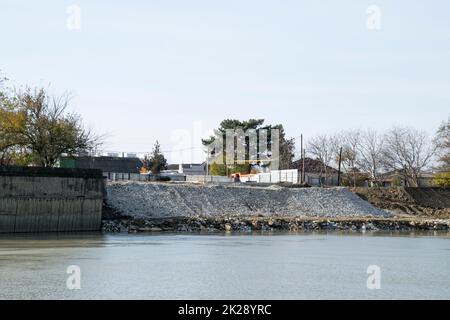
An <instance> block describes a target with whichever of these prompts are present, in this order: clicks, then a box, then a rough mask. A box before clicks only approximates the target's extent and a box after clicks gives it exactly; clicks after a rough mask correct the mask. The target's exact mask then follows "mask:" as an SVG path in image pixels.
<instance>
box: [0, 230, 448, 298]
mask: <svg viewBox="0 0 450 320" xmlns="http://www.w3.org/2000/svg"><path fill="white" fill-rule="evenodd" d="M70 265H77V266H79V267H80V269H81V289H80V290H69V289H67V286H66V280H67V278H68V277H69V274H67V273H66V271H67V267H68V266H70ZM370 265H377V266H379V267H380V270H381V289H379V290H369V289H368V288H367V285H366V282H367V278H368V277H369V275H368V274H367V267H368V266H370ZM0 298H2V299H80V298H82V299H110V298H116V299H335V298H338V299H340V298H343V299H366V298H368V299H381V298H385V299H397V298H403V299H430V298H436V299H450V236H449V235H448V234H433V233H431V234H430V233H428V234H402V233H397V234H367V233H366V234H360V233H354V234H349V233H342V234H340V233H328V234H324V233H317V234H311V233H305V234H253V235H248V234H245V235H244V234H217V235H211V234H209V235H200V234H199V235H191V234H188V235H186V234H159V235H150V234H148V235H128V234H124V235H102V234H71V235H17V236H1V237H0Z"/></svg>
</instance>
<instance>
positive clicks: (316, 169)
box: [292, 158, 338, 174]
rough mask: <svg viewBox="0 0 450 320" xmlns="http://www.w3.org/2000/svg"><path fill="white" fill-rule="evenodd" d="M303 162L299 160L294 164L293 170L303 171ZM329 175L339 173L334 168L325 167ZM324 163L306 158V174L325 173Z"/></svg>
mask: <svg viewBox="0 0 450 320" xmlns="http://www.w3.org/2000/svg"><path fill="white" fill-rule="evenodd" d="M302 165H303V161H302V159H299V160H297V161H294V162H293V163H292V168H293V169H298V170H302ZM325 167H326V171H327V173H328V174H329V173H335V174H337V173H338V170H336V169H335V168H333V167H330V166H325ZM325 167H324V163H323V162H322V161H320V160H318V159H312V158H305V172H306V173H323V172H324V171H325Z"/></svg>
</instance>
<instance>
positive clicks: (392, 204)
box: [353, 187, 450, 218]
mask: <svg viewBox="0 0 450 320" xmlns="http://www.w3.org/2000/svg"><path fill="white" fill-rule="evenodd" d="M353 191H354V192H355V193H356V194H358V195H359V196H361V197H362V198H363V199H365V200H367V201H369V202H370V203H371V204H373V205H374V206H376V207H379V208H383V209H386V210H390V211H394V212H396V213H402V214H409V215H415V216H427V217H441V218H448V217H450V189H448V188H447V189H446V188H404V187H397V188H355V189H354V190H353Z"/></svg>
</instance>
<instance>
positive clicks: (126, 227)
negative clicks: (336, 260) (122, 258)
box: [102, 215, 450, 233]
mask: <svg viewBox="0 0 450 320" xmlns="http://www.w3.org/2000/svg"><path fill="white" fill-rule="evenodd" d="M449 229H450V220H448V219H424V218H416V217H411V218H410V217H408V218H403V217H393V218H373V217H359V218H352V217H349V218H334V219H330V218H312V217H286V216H283V217H281V216H280V217H277V216H271V217H267V216H257V217H255V216H251V217H243V216H233V215H227V216H221V217H217V216H215V217H200V216H198V217H186V218H184V217H177V218H159V219H146V218H132V217H122V218H116V219H110V220H104V221H103V224H102V231H103V232H105V233H117V232H127V233H138V232H252V231H291V232H297V231H315V230H342V231H426V230H434V231H448V230H449Z"/></svg>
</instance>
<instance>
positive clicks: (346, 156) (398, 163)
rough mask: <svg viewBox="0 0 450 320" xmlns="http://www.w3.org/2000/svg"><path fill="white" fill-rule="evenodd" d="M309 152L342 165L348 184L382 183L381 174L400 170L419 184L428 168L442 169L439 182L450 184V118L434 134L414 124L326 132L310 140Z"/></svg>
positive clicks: (409, 182)
mask: <svg viewBox="0 0 450 320" xmlns="http://www.w3.org/2000/svg"><path fill="white" fill-rule="evenodd" d="M306 151H307V153H308V154H309V155H311V156H312V157H315V158H317V159H318V160H320V161H321V162H322V163H323V166H324V170H323V174H324V175H325V176H326V175H327V172H326V168H327V167H328V166H334V167H338V166H339V162H340V164H341V170H342V172H343V173H344V177H345V178H346V179H347V184H349V185H354V186H356V185H357V184H358V180H360V179H366V180H369V181H370V183H371V184H372V185H379V184H380V177H381V175H382V174H384V173H387V172H396V173H397V174H398V175H399V176H400V177H401V179H402V180H403V181H405V183H406V185H408V186H419V185H420V177H421V174H422V173H424V172H425V171H426V170H434V171H438V172H439V173H438V174H436V176H435V183H436V184H437V185H443V186H448V185H450V156H449V155H450V119H449V120H447V121H444V122H442V124H441V125H440V127H439V128H438V130H437V132H436V134H435V136H434V137H430V136H428V135H427V134H426V133H425V132H424V131H420V130H418V129H416V128H412V127H392V128H391V129H389V130H387V131H386V132H382V133H380V132H378V131H376V130H373V129H367V130H360V129H351V130H345V131H342V132H339V133H336V134H328V135H327V134H322V135H317V136H314V137H312V138H311V139H309V140H308V144H307V149H306Z"/></svg>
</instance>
